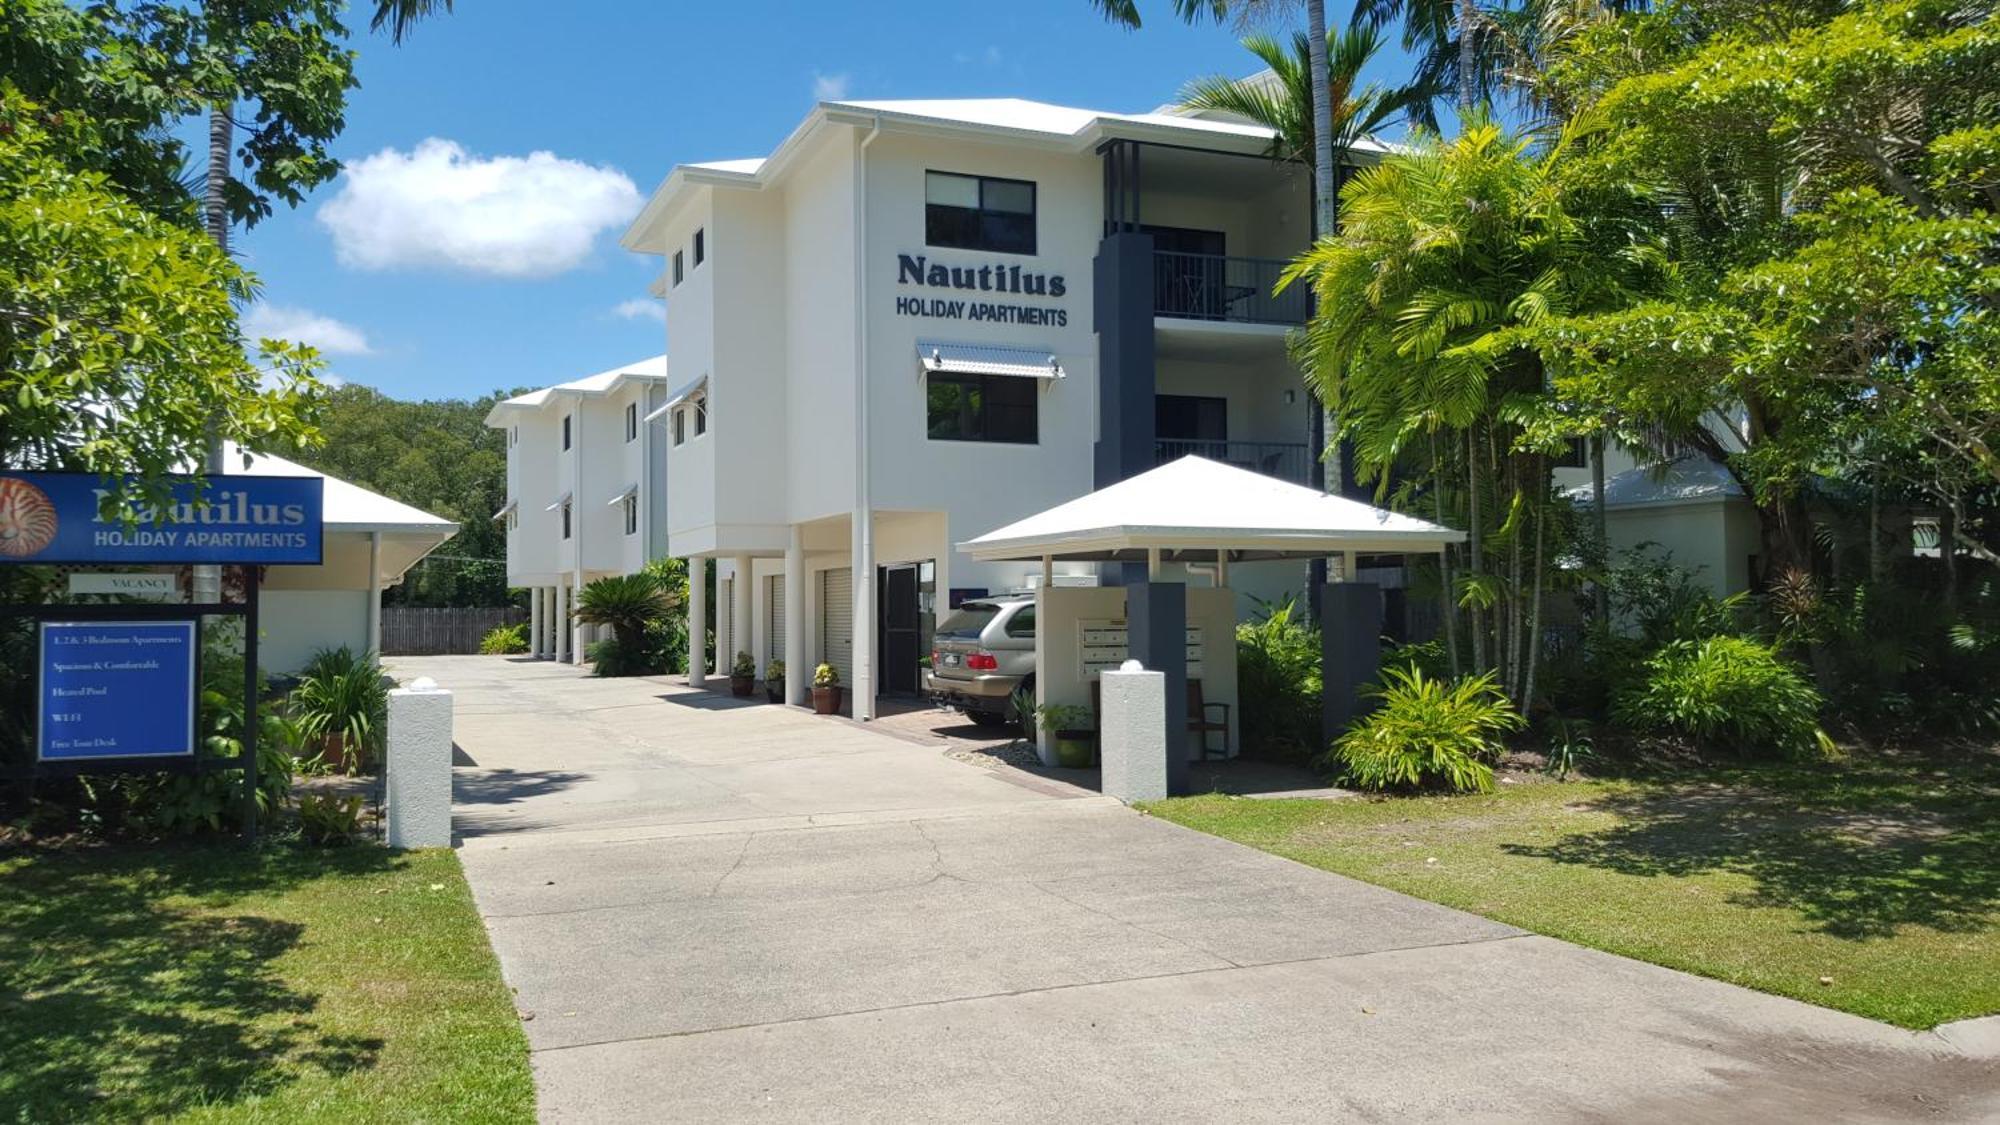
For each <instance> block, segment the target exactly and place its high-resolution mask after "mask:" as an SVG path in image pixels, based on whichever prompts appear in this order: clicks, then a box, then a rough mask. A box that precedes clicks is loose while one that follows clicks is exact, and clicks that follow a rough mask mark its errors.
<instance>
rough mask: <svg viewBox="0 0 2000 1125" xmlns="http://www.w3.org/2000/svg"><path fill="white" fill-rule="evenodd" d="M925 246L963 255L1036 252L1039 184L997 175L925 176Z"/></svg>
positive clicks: (936, 173) (932, 174) (936, 174)
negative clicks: (1037, 185) (965, 252)
mask: <svg viewBox="0 0 2000 1125" xmlns="http://www.w3.org/2000/svg"><path fill="white" fill-rule="evenodd" d="M924 241H925V242H927V243H929V244H930V245H932V246H949V247H953V248H956V249H959V250H997V251H999V252H1001V253H1003V254H1032V253H1034V252H1035V185H1034V184H1033V183H1030V182H1029V181H1027V180H1001V179H995V178H994V177H992V176H960V175H956V174H954V173H951V172H926V173H924Z"/></svg>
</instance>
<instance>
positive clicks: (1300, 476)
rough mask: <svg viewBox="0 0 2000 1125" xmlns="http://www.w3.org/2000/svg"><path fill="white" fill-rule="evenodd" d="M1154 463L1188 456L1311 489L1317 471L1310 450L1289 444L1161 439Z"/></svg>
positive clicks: (1155, 444) (1304, 446) (1155, 445)
mask: <svg viewBox="0 0 2000 1125" xmlns="http://www.w3.org/2000/svg"><path fill="white" fill-rule="evenodd" d="M1153 453H1154V463H1155V464H1158V465H1164V464H1167V463H1168V462H1170V461H1178V460H1180V459H1181V458H1183V457H1186V456H1188V455H1190V454H1192V455H1194V456H1196V457H1206V458H1208V459H1209V460H1211V461H1220V462H1222V463H1223V464H1225V465H1234V466H1236V467H1237V468H1239V469H1248V470H1250V471H1251V472H1253V473H1262V474H1264V475H1265V476H1267V477H1276V478H1277V479H1279V480H1282V481H1290V482H1291V483H1293V484H1303V485H1307V486H1311V485H1312V484H1313V483H1314V482H1313V479H1312V476H1313V470H1314V469H1316V468H1318V464H1317V462H1316V461H1315V460H1314V458H1313V455H1312V447H1311V446H1309V445H1307V444H1306V443H1304V442H1290V441H1204V440H1201V439H1198V438H1161V439H1159V440H1158V441H1155V442H1154V443H1153Z"/></svg>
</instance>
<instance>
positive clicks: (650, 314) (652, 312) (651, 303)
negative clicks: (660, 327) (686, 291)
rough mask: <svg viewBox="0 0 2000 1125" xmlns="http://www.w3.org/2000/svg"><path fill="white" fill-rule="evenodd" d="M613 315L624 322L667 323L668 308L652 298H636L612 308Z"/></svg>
mask: <svg viewBox="0 0 2000 1125" xmlns="http://www.w3.org/2000/svg"><path fill="white" fill-rule="evenodd" d="M611 315H612V316H615V317H618V318H620V319H622V320H657V321H659V322H660V323H661V324H665V323H666V322H667V306H666V305H664V304H662V303H661V302H659V301H656V300H654V299H653V298H651V297H634V298H632V299H631V300H629V301H620V302H618V304H617V305H616V306H615V307H613V308H612V310H611Z"/></svg>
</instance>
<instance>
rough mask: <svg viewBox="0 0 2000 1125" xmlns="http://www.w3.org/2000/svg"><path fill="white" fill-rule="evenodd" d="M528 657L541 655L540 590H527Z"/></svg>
mask: <svg viewBox="0 0 2000 1125" xmlns="http://www.w3.org/2000/svg"><path fill="white" fill-rule="evenodd" d="M528 655H529V656H533V657H536V658H540V657H541V655H542V588H541V587H540V586H531V587H529V588H528Z"/></svg>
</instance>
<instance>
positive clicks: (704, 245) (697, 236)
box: [694, 227, 708, 269]
mask: <svg viewBox="0 0 2000 1125" xmlns="http://www.w3.org/2000/svg"><path fill="white" fill-rule="evenodd" d="M707 260H708V228H707V227H696V228H695V231H694V268H696V269H700V268H701V264H702V263H703V262H705V261H707Z"/></svg>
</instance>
